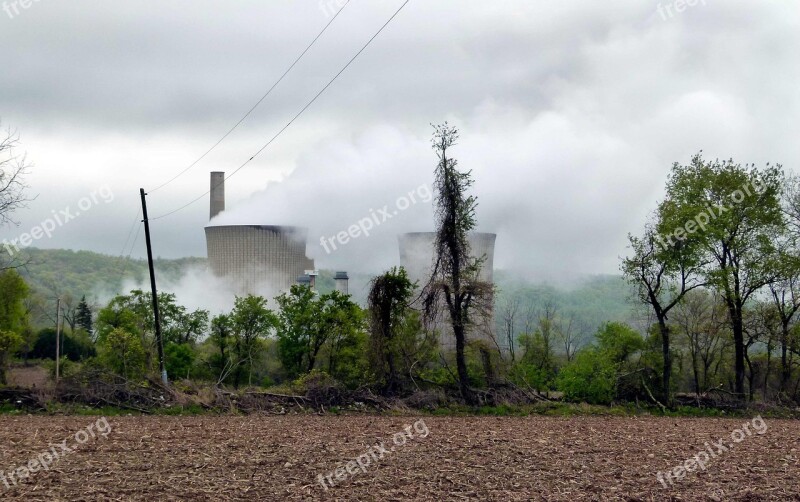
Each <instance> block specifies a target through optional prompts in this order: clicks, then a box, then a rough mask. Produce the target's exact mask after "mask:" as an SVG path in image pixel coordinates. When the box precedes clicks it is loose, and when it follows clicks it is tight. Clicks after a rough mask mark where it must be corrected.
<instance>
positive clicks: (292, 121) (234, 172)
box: [150, 0, 411, 221]
mask: <svg viewBox="0 0 800 502" xmlns="http://www.w3.org/2000/svg"><path fill="white" fill-rule="evenodd" d="M410 1H411V0H405V2H403V5H401V6H400V8H399V9H397V11H396V12H395V13H394V14H392V17H390V18H389V20H388V21H386V23H384V25H383V26H381V28H380V29H379V30H378V31H377V32H376V33H375V34H374V35H373V36H372V38H370V39H369V41H367V43H366V44H364V46H363V47H362V48H361V50H359V51H358V52H357V53H356V55H355V56H353V57H352V58H351V59H350V61H348V62H347V64H346V65H344V67H342V69H341V70H339V73H337V74H336V75H335V76H334V77H333V78H332V79H331V80H330V81H329V82H328V83H327V84H326V85H325V87H323V88H322V90H321V91H319V92H318V93H317V95H316V96H314V98H313V99H311V101H309V102H308V104H306V105H305V106H304V107H303V108H302V109H301V110H300V111H299V112H298V113H297V114H296V115H295V116H294V117H293V118H292V120H290V121H289V122H288V123H287V124H286V125H285V126H283V128H281V129H280V130H279V131H278V132H277V134H275V135H274V136H273V137H272V138H271V139H270V140H269V141H267V142H266V143H265V144H264V146H262V147H261V148H259V149H258V151H256V153H255V154H253V156H251V157H250V158H249V159H247V160H246V161H245V162H244V163H243V164H242V165H240V166H239V167H238V168H236V170H235V171H233V172H232V173H231V174H229V175H228V176H226V177H225V179H224V180H223V183H224V182H225V181H227V180H228V179H230V178H232V177H233V176H234V175H235V174H236V173H238V172H239V171H241V170H242V169H243V168H244V167H245V166H247V165H248V164H249V163H250V162H252V161H253V160H254V159H255V158H256V157H258V156H259V155H260V154H261V153H262V152H263V151H264V150H266V149H267V148H268V147H269V146H270V145H271V144H272V143H274V142H275V140H276V139H278V137H280V135H281V134H283V132H284V131H286V129H288V128H289V127H290V126H291V125H292V124H294V122H295V121H296V120H297V119H298V118H300V116H301V115H303V113H305V112H306V110H308V109H309V108H310V107H311V105H313V104H314V103H315V102H316V101H317V100H318V99H319V97H320V96H322V94H323V93H324V92H325V91H327V90H328V88H329V87H330V86H331V85H333V83H334V82H336V80H338V79H339V77H340V76H341V75H342V73H344V72H345V70H347V69H348V68H349V67H350V65H352V64H353V62H355V60H356V59H358V57H359V56H360V55H361V53H363V52H364V51H365V50H366V49H367V47H369V46H370V45H371V44H372V42H373V41H374V40H375V39H376V38H378V35H380V34H381V33H382V32H383V30H385V29H386V27H387V26H389V24H390V23H391V22H392V21H393V20H394V18H396V17H397V16H398V15H399V14H400V12H401V11H402V10H403V9H404V8H405V6H406V5H408V3H409V2H410ZM209 193H211V190H208V191H206V192H205V193H203V194H201V195H200V196H199V197H197V198H196V199H193V200H191V201H190V202H188V203H186V204H184V205H183V206H181V207H179V208H177V209H174V210H172V211H170V212H168V213H165V214H162V215H160V216H157V217H155V218H150V221H153V220H160V219H162V218H166V217H168V216H171V215H173V214H175V213H177V212H179V211H182V210H184V209H186V208H187V207H189V206H191V205H192V204H194V203H196V202H197V201H199V200H200V199H202V198H203V197H205V196H206V195H208V194H209Z"/></svg>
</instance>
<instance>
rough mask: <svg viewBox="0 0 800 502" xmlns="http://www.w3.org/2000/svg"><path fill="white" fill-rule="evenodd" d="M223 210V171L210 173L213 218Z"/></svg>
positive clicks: (211, 217) (211, 216)
mask: <svg viewBox="0 0 800 502" xmlns="http://www.w3.org/2000/svg"><path fill="white" fill-rule="evenodd" d="M223 211H225V173H223V172H219V171H216V172H213V173H211V215H210V217H209V219H211V220H213V219H214V217H215V216H217V215H218V214H219V213H221V212H223Z"/></svg>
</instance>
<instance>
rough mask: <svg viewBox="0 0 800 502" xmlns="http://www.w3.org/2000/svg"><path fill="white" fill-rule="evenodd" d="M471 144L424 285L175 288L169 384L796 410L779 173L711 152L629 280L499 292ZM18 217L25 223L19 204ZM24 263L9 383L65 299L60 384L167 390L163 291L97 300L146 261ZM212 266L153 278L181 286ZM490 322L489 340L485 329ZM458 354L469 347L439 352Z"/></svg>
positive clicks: (638, 256)
mask: <svg viewBox="0 0 800 502" xmlns="http://www.w3.org/2000/svg"><path fill="white" fill-rule="evenodd" d="M457 142H458V131H457V129H455V128H453V127H451V126H449V125H447V124H444V125H441V126H436V127H435V130H434V135H433V148H434V151H435V152H436V155H437V160H438V162H437V164H436V166H435V168H434V169H433V177H434V185H433V186H434V189H435V200H434V209H435V212H434V214H435V221H434V223H435V228H436V238H435V245H434V260H433V263H432V267H431V270H430V275H429V277H427V278H426V280H425V281H424V283H422V284H413V283H411V281H410V280H409V278H408V275H407V273H406V271H405V270H404V269H403V268H392V269H390V270H387V271H385V272H384V273H382V274H380V275H378V276H377V277H373V278H371V281H370V287H369V290H368V292H367V294H366V298H365V299H364V304H363V305H360V304H359V302H358V301H356V299H354V298H353V297H352V296H350V295H345V294H342V293H340V292H338V291H335V290H334V289H333V279H332V275H330V274H327V275H326V274H323V275H322V276H321V277H320V280H319V281H318V283H317V287H318V289H316V290H312V289H310V288H309V287H306V286H300V285H296V286H293V287H292V288H291V290H290V291H288V292H286V293H284V294H281V295H279V296H278V297H276V298H269V299H268V298H264V297H261V296H258V295H248V296H244V297H238V298H235V301H234V306H233V308H232V309H230V310H229V311H223V312H215V314H214V315H212V313H211V312H210V311H208V310H205V309H194V310H192V309H188V308H186V307H185V306H184V305H181V303H180V302H179V300H178V297H177V296H176V294H174V293H171V292H167V291H162V292H160V293H159V295H158V296H159V298H158V299H159V305H160V313H161V314H160V315H161V319H160V320H161V325H162V328H163V338H164V344H165V346H164V352H165V360H166V366H167V372H168V374H169V375H170V377H171V379H172V381H173V382H176V384H177V385H181V386H190V387H191V386H193V385H196V384H207V385H209V386H211V387H212V388H213V389H216V390H219V389H225V388H228V389H234V390H235V389H241V388H245V389H252V388H254V387H265V388H277V391H274V392H277V394H275V395H284V396H293V395H295V393H302V392H304V390H303V389H310V388H312V387H313V386H317V387H320V386H322V387H324V389H325V390H324V392H323V394H325V395H332V396H341V392H344V391H345V390H350V391H353V392H355V391H360V392H368V393H369V394H368V395H374V396H384V397H391V398H400V399H406V398H407V399H412V398H413V399H416V401H415V402H419V403H431V402H434V403H439V402H441V400H442V399H455V400H457V401H459V402H462V403H465V404H470V405H482V404H497V403H499V402H504V401H503V400H511V401H513V402H530V401H536V400H541V399H547V397H546V396H556V397H561V396H563V398H564V399H567V400H570V401H585V402H589V403H594V404H610V403H615V402H620V401H631V402H636V403H650V404H653V405H656V406H659V407H661V408H662V409H666V407H674V406H677V405H685V404H687V403H693V404H695V405H696V404H699V403H707V402H716V401H715V398H714V396H716V397H717V398H723V397H726V396H727V397H729V396H735V397H736V399H737V400H739V401H743V400H749V401H755V400H763V401H769V402H776V403H780V404H789V403H800V364H798V363H800V323H798V319H800V317H798V315H797V313H798V311H800V248H798V244H800V240H798V238H800V182H799V181H798V180H797V179H795V178H792V177H789V176H786V175H785V174H784V173H783V171H782V170H781V168H780V167H779V166H777V167H773V166H766V167H764V168H757V167H755V166H743V165H740V164H736V163H734V162H733V161H725V162H721V161H707V160H705V159H703V158H702V156H701V155H697V156H695V157H693V158H692V159H691V161H690V163H689V164H688V165H685V166H684V165H680V164H675V165H674V166H673V168H672V171H671V173H670V175H669V177H668V179H667V180H666V191H665V196H664V199H663V200H662V201H658V202H657V203H654V212H653V214H652V216H651V217H650V219H649V220H648V221H646V222H644V224H643V230H642V231H641V232H640V233H639V234H635V235H630V236H629V242H630V250H629V255H628V256H627V257H625V258H623V259H622V261H621V269H622V272H623V275H622V277H620V276H608V277H596V278H593V279H591V280H589V281H586V282H585V283H584V284H582V285H580V286H578V287H576V288H573V289H572V290H569V291H566V290H563V289H558V288H555V287H551V286H547V285H534V284H531V283H528V282H526V281H525V280H523V279H521V278H519V277H515V276H514V275H513V272H511V271H507V272H503V271H498V273H497V274H496V279H497V284H496V285H492V284H487V283H484V282H482V281H481V280H480V272H481V268H482V266H483V258H482V257H480V256H478V257H476V256H473V254H472V250H471V249H470V246H469V238H468V236H469V234H470V232H473V231H474V230H475V228H476V225H477V219H476V208H477V200H476V199H475V197H474V196H472V195H471V194H470V190H471V189H472V186H473V183H474V180H473V179H472V176H471V173H470V172H469V171H461V170H459V168H458V162H457V161H456V160H455V158H454V157H453V148H454V147H455V146H456V145H457ZM6 148H8V147H6ZM11 165H12V166H17V167H19V166H18V165H17V164H11ZM12 186H16V185H13V183H12ZM17 197H21V195H18V196H17ZM17 200H18V204H20V203H21V202H22V199H17ZM12 201H13V198H12ZM7 207H8V208H9V210H7V215H8V216H9V217H10V215H11V213H10V212H9V211H11V209H13V208H15V206H14V205H13V204H11V205H9V206H7ZM16 207H21V206H19V205H18V206H16ZM28 254H29V256H31V257H34V258H35V260H34V262H33V263H32V265H31V266H30V267H27V268H22V269H6V270H2V271H0V374H2V375H0V383H2V382H3V381H4V380H5V374H6V371H7V369H8V368H9V367H10V366H11V365H16V364H43V365H45V366H46V367H48V368H52V366H48V365H49V364H50V363H49V362H47V361H48V360H49V361H52V359H53V358H54V357H55V352H56V351H55V344H56V330H55V323H56V317H55V309H54V301H55V298H56V297H59V298H61V303H62V308H63V315H62V316H61V317H62V319H63V324H62V326H61V347H60V349H61V350H60V352H61V355H62V361H61V368H62V370H61V371H62V377H63V378H64V379H66V380H67V381H70V379H74V380H73V381H78V382H80V381H86V380H85V379H86V378H98V375H103V374H110V375H116V378H121V379H123V381H126V382H129V383H130V384H132V385H144V386H145V387H149V386H151V385H160V384H158V383H157V382H158V379H157V378H155V379H154V378H153V377H154V376H157V371H158V370H157V361H158V359H157V351H156V342H155V334H154V331H155V329H154V326H155V320H154V317H153V310H152V302H151V298H150V293H149V292H145V291H142V290H138V289H134V290H132V291H129V292H125V293H123V294H115V295H113V296H112V297H111V299H110V300H108V301H105V302H102V303H100V302H97V301H96V300H87V295H94V294H95V293H96V291H97V290H96V289H94V288H96V287H97V284H101V283H102V284H103V285H104V286H105V287H111V288H113V287H119V285H120V284H122V280H123V277H130V276H131V274H133V275H136V274H139V278H140V279H144V274H145V267H144V263H139V262H129V263H128V265H129V266H130V270H128V271H126V270H122V271H120V270H119V267H118V264H119V261H118V259H115V258H109V257H103V256H100V255H96V254H93V253H85V252H78V253H76V252H71V251H58V250H53V251H42V250H36V249H31V250H29V253H28ZM40 258H42V259H40ZM202 263H203V261H202V260H196V259H186V260H176V261H169V260H162V261H160V262H159V263H158V264H157V266H160V267H161V269H160V272H159V273H164V274H165V275H167V276H172V277H180V275H181V274H182V273H183V271H185V270H186V267H187V266H192V265H197V264H202ZM112 275H113V276H114V277H111V276H112ZM109 277H111V278H109ZM496 286H499V288H498V289H496ZM88 297H91V296H88ZM95 298H96V296H95ZM78 299H80V300H78ZM492 312H493V320H494V322H495V327H496V331H495V332H494V334H493V337H492V336H488V335H487V334H486V333H483V332H482V331H481V330H479V329H478V327H479V326H484V325H486V324H487V320H488V319H490V318H492ZM641 314H644V315H641ZM440 337H443V338H440ZM447 337H452V339H453V341H454V350H451V349H448V348H443V347H441V346H439V340H440V339H446V338H447ZM42 361H44V362H42ZM453 362H455V365H454V366H455V367H454V368H453V367H452V366H453ZM81 378H83V379H84V380H81ZM276 386H277V387H276ZM244 392H245V393H246V392H247V391H244ZM414 396H417V397H414ZM295 397H297V396H295Z"/></svg>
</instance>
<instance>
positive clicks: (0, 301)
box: [0, 269, 29, 334]
mask: <svg viewBox="0 0 800 502" xmlns="http://www.w3.org/2000/svg"><path fill="white" fill-rule="evenodd" d="M28 293H29V289H28V285H27V284H26V283H25V280H24V279H23V278H22V277H21V276H20V275H19V274H18V273H17V271H16V270H11V269H9V270H3V271H0V330H4V331H12V332H14V333H17V334H20V333H23V332H24V331H25V328H26V327H27V325H28V312H27V309H26V308H25V298H27V296H28Z"/></svg>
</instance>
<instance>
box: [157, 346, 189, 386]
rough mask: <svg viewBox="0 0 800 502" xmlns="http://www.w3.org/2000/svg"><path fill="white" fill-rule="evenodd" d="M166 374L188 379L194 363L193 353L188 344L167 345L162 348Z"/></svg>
mask: <svg viewBox="0 0 800 502" xmlns="http://www.w3.org/2000/svg"><path fill="white" fill-rule="evenodd" d="M164 360H165V363H166V366H167V373H168V374H170V375H173V377H176V378H181V377H185V378H189V376H190V372H191V370H192V367H193V366H194V361H195V351H194V349H193V348H192V346H191V345H189V344H188V343H180V344H178V343H168V344H167V345H166V346H165V347H164Z"/></svg>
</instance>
